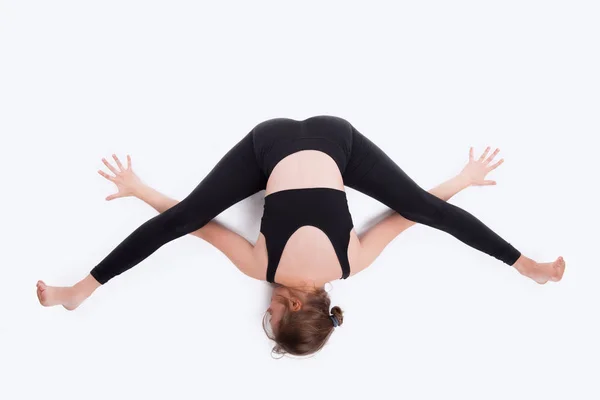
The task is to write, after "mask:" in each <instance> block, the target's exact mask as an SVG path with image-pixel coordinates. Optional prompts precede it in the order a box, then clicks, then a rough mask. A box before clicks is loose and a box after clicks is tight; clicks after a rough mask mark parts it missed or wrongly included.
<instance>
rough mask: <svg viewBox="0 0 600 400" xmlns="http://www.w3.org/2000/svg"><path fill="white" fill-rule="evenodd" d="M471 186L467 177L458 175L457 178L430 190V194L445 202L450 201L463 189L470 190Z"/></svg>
mask: <svg viewBox="0 0 600 400" xmlns="http://www.w3.org/2000/svg"><path fill="white" fill-rule="evenodd" d="M469 186H470V185H469V182H468V181H467V179H466V178H465V177H463V176H462V175H456V176H455V177H453V178H450V179H448V180H447V181H445V182H443V183H441V184H439V185H437V186H436V187H434V188H433V189H430V190H428V192H429V193H431V194H432V195H434V196H435V197H439V198H440V199H442V200H444V201H448V200H449V199H450V198H452V196H454V195H455V194H457V193H458V192H460V191H462V190H463V189H466V188H468V187H469Z"/></svg>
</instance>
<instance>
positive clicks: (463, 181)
mask: <svg viewBox="0 0 600 400" xmlns="http://www.w3.org/2000/svg"><path fill="white" fill-rule="evenodd" d="M455 179H456V181H457V182H458V184H459V187H460V190H463V189H466V188H468V187H469V186H471V185H472V183H473V182H472V181H471V178H469V177H468V176H466V175H464V174H458V175H456V177H455Z"/></svg>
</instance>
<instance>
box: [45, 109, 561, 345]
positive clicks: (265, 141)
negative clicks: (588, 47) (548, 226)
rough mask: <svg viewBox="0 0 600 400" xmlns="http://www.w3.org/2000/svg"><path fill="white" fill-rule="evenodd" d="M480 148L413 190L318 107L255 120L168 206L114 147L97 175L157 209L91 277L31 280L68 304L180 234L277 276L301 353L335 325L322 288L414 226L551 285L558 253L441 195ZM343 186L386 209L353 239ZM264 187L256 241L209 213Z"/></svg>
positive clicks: (484, 165) (288, 336)
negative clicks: (533, 246)
mask: <svg viewBox="0 0 600 400" xmlns="http://www.w3.org/2000/svg"><path fill="white" fill-rule="evenodd" d="M489 150H490V148H489V147H488V148H487V149H486V150H485V152H484V153H483V154H482V155H481V157H480V158H479V159H478V160H475V159H474V157H473V149H472V148H471V150H470V152H469V162H468V164H467V165H466V166H465V167H464V169H463V170H462V172H461V173H460V174H459V175H457V176H456V177H454V178H452V179H450V180H448V181H447V182H444V183H442V184H441V185H439V186H437V187H436V188H434V189H432V190H431V192H427V191H425V190H423V189H422V188H421V187H419V186H418V185H417V184H416V183H415V182H414V181H413V180H412V179H411V178H410V177H408V176H407V175H406V174H405V173H404V172H403V171H402V169H400V168H399V167H398V166H397V165H396V164H395V163H394V162H393V161H392V160H391V159H390V158H389V157H388V156H387V155H386V154H385V153H384V152H383V151H382V150H381V149H379V148H378V147H377V146H376V145H375V144H374V143H373V142H371V141H370V140H369V139H367V138H366V137H365V136H363V135H362V134H361V133H360V132H359V131H358V130H356V129H355V128H354V127H353V126H352V125H351V124H350V123H349V122H348V121H346V120H344V119H342V118H339V117H334V116H328V115H320V116H314V117H311V118H307V119H305V120H303V121H297V120H293V119H289V118H274V119H270V120H267V121H264V122H262V123H260V124H258V125H256V126H255V127H254V128H253V129H252V130H251V131H250V132H249V133H248V134H247V135H246V136H244V138H243V139H242V140H241V141H240V142H239V143H237V144H236V145H235V146H234V147H233V148H232V149H231V150H230V151H229V152H228V153H227V154H225V156H224V157H223V158H222V159H221V160H220V161H219V162H218V163H217V165H216V166H215V167H214V168H213V169H212V171H211V172H210V173H209V174H208V175H207V176H206V177H205V178H204V179H203V180H202V182H200V184H199V185H198V186H197V187H196V188H195V189H194V190H193V191H192V192H191V193H190V194H189V195H188V196H187V197H186V198H185V199H184V200H182V201H181V202H179V203H177V201H175V200H171V199H169V198H168V197H166V196H164V195H162V194H160V193H158V192H157V191H155V190H154V189H152V188H150V187H148V186H145V185H144V184H143V183H142V182H141V181H140V180H139V178H138V177H137V176H136V175H135V174H134V173H133V171H132V169H131V158H130V157H129V156H127V168H125V167H123V165H122V164H121V162H120V161H119V159H118V158H117V157H116V155H113V157H114V159H115V162H116V164H117V167H118V168H114V167H113V166H112V165H111V164H109V163H108V162H107V161H106V160H105V159H103V162H104V164H105V165H106V166H107V167H108V169H110V170H111V171H112V172H113V173H114V174H115V176H110V175H108V174H106V173H104V172H103V171H98V172H99V173H100V174H101V175H102V176H103V177H105V178H106V179H108V180H110V181H112V182H114V183H115V184H116V185H117V187H118V189H119V192H118V193H117V194H114V195H111V196H108V197H107V200H112V199H114V198H117V197H124V196H136V197H138V198H140V199H142V200H143V201H145V202H146V203H148V204H150V205H151V206H152V207H154V208H155V209H156V210H157V211H158V212H159V213H160V214H159V215H157V216H155V217H154V218H152V219H150V220H148V221H146V222H145V223H144V224H142V225H141V226H139V227H138V228H137V229H136V230H135V231H134V232H133V233H131V234H130V235H129V236H128V237H127V238H126V239H125V240H123V241H122V242H121V243H120V244H119V245H118V246H117V247H116V248H115V249H114V250H113V251H112V252H111V253H110V254H109V255H108V256H106V258H104V260H102V261H101V262H100V263H99V264H98V265H96V266H95V267H94V268H93V269H92V270H91V272H90V274H89V275H88V276H87V277H86V278H84V279H83V280H82V281H80V282H79V283H77V284H75V285H74V286H72V287H63V288H59V287H51V286H46V285H45V284H44V282H42V281H39V282H38V284H37V294H38V297H39V299H40V302H41V303H42V305H45V306H52V305H58V304H60V305H62V306H64V307H65V308H66V309H68V310H73V309H75V308H77V306H79V304H81V302H82V301H84V300H85V299H86V298H87V297H89V296H90V295H91V294H92V292H94V290H96V289H97V288H98V287H99V286H101V285H103V284H105V283H106V282H108V281H109V280H110V279H112V278H114V277H115V276H117V275H119V274H121V273H123V272H125V271H126V270H128V269H129V268H131V267H133V266H134V265H136V264H138V263H139V262H141V261H142V260H144V259H145V258H146V257H148V256H149V255H150V254H152V253H153V252H154V251H156V250H157V249H158V248H160V247H161V246H162V245H164V244H165V243H167V242H170V241H172V240H174V239H176V238H178V237H181V236H183V235H185V234H188V233H193V234H194V235H196V236H198V237H200V238H202V239H204V240H206V241H208V242H210V243H211V244H213V245H214V246H215V247H217V248H218V249H219V250H220V251H222V252H223V253H224V254H225V255H227V257H228V258H229V259H230V260H231V261H232V262H233V263H234V264H235V265H236V267H237V268H239V270H240V271H242V272H243V273H244V274H246V275H248V276H250V277H253V278H256V279H260V280H267V281H269V282H271V283H274V284H275V289H274V291H273V296H272V298H271V304H270V307H269V309H268V310H267V313H265V318H263V327H265V331H267V329H266V320H267V318H266V317H267V314H268V315H270V324H271V333H269V332H267V334H268V335H269V337H270V338H271V339H273V340H274V341H275V342H276V346H275V348H274V351H275V352H278V353H281V354H284V353H290V354H294V355H306V354H310V353H313V352H315V351H317V350H319V349H320V348H321V347H322V346H323V345H324V344H325V343H326V341H327V339H328V338H329V336H330V335H331V333H332V332H333V330H334V328H335V327H337V326H339V325H341V324H342V322H343V315H342V311H341V309H340V308H339V307H333V308H332V309H331V312H330V300H329V297H328V295H327V293H326V292H325V291H324V289H323V286H324V285H325V283H327V282H329V281H332V280H334V279H339V278H342V279H345V278H347V277H349V276H351V275H355V274H357V273H359V272H360V271H362V270H364V269H365V268H367V267H368V266H369V265H371V264H372V262H373V261H374V260H375V259H376V258H377V256H378V255H379V254H380V253H381V251H382V250H383V249H384V248H385V247H386V246H387V244H388V243H389V242H390V241H392V240H393V239H394V238H395V237H396V236H397V235H398V234H399V233H401V232H402V231H404V230H405V229H407V228H408V227H410V226H411V225H413V224H414V223H421V224H425V225H428V226H431V227H434V228H437V229H440V230H443V231H445V232H447V233H449V234H451V235H453V236H454V237H456V238H457V239H459V240H461V241H462V242H464V243H466V244H467V245H469V246H471V247H473V248H475V249H478V250H480V251H482V252H485V253H487V254H489V255H491V256H493V257H495V258H497V259H498V260H500V261H502V262H504V263H506V264H508V265H511V266H513V267H515V268H516V270H517V271H519V272H520V273H521V274H523V275H525V276H527V277H529V278H531V279H533V280H535V281H536V282H538V283H540V284H543V283H546V282H547V281H548V280H551V281H559V280H560V279H561V278H562V275H563V273H564V269H565V262H564V260H563V259H562V257H559V258H558V259H557V260H555V261H554V262H551V263H537V262H535V261H533V260H532V259H530V258H527V257H525V256H524V255H522V254H521V253H520V252H519V251H518V250H517V249H515V248H514V247H513V246H512V245H511V244H510V243H508V242H506V241H505V240H503V239H502V238H501V237H500V236H498V235H497V234H496V233H494V232H493V231H492V230H491V229H489V228H488V227H487V226H486V225H484V224H483V223H482V222H481V221H480V220H478V219H477V218H476V217H474V216H473V215H471V214H469V213H468V212H466V211H464V210H463V209H461V208H459V207H456V206H454V205H452V204H450V203H447V202H446V200H448V199H449V198H450V197H452V196H453V195H454V194H456V193H457V192H459V191H460V190H462V189H464V188H466V187H468V186H471V185H493V184H495V182H494V181H490V180H485V176H486V175H487V173H488V172H490V171H492V170H493V169H495V168H497V167H498V166H499V165H500V164H501V163H502V162H503V160H500V161H498V162H496V163H495V164H493V165H491V162H492V160H493V159H494V157H495V156H496V155H497V154H498V151H499V150H498V149H496V151H494V152H493V153H492V154H491V155H490V156H489V157H488V158H487V159H486V156H487V154H488V152H489ZM344 186H349V187H351V188H354V189H356V190H358V191H360V192H362V193H364V194H367V195H368V196H371V197H373V198H375V199H377V200H378V201H380V202H382V203H383V204H385V205H387V206H388V207H390V208H391V209H392V210H393V211H394V212H393V214H391V215H390V216H388V217H387V218H385V219H384V220H382V221H381V222H379V223H378V224H377V225H375V226H374V227H372V228H371V229H369V230H368V231H367V232H365V233H364V234H363V235H361V237H360V238H359V237H358V236H357V234H356V232H355V230H354V229H353V223H352V218H351V216H350V212H349V209H348V203H347V199H346V193H345V192H344ZM263 189H265V190H266V191H265V206H264V214H263V217H262V221H261V228H260V234H259V237H258V240H257V242H256V244H255V245H252V244H251V243H249V242H248V241H247V240H245V239H244V238H243V237H241V236H239V235H237V234H236V233H234V232H232V231H230V230H228V229H226V228H224V227H223V226H222V225H220V224H218V223H216V222H215V221H211V220H212V219H213V218H214V217H215V216H217V215H218V214H220V213H221V212H222V211H224V210H225V209H227V208H229V207H230V206H231V205H233V204H235V203H237V202H239V201H240V200H242V199H244V198H246V197H248V196H250V195H253V194H254V193H256V192H258V191H260V190H263Z"/></svg>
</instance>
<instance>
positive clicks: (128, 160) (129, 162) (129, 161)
mask: <svg viewBox="0 0 600 400" xmlns="http://www.w3.org/2000/svg"><path fill="white" fill-rule="evenodd" d="M127 169H131V157H129V154H127Z"/></svg>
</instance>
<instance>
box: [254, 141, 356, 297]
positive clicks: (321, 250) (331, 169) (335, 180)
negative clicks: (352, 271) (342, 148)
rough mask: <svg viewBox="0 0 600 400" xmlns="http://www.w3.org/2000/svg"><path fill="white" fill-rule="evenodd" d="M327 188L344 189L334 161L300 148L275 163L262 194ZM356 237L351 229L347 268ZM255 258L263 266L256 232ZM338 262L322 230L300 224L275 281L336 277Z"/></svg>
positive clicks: (295, 282)
mask: <svg viewBox="0 0 600 400" xmlns="http://www.w3.org/2000/svg"><path fill="white" fill-rule="evenodd" d="M313 187H327V188H332V189H337V190H342V191H343V190H344V182H343V179H342V175H341V174H340V170H339V168H338V166H337V164H336V163H335V161H334V160H333V159H332V158H331V157H330V156H329V155H327V154H325V153H323V152H321V151H317V150H302V151H298V152H296V153H293V154H290V155H288V156H287V157H285V158H283V159H282V160H281V161H279V162H278V163H277V165H276V166H275V168H274V169H273V172H272V173H271V175H270V176H269V180H268V182H267V187H266V192H265V196H268V195H269V194H271V193H275V192H279V191H282V190H289V189H305V188H313ZM359 246H360V243H359V240H358V237H357V235H356V232H355V230H354V229H352V231H351V233H350V242H349V244H348V260H349V262H350V267H351V268H352V265H353V264H355V260H356V259H357V257H358V250H359ZM255 252H256V257H257V259H258V260H259V262H260V264H261V265H264V266H265V269H266V267H267V263H268V257H267V247H266V240H265V237H264V235H263V234H262V233H260V234H259V237H258V240H257V242H256V246H255ZM340 268H341V267H340V263H339V261H338V258H337V256H336V254H335V250H334V248H333V245H332V244H331V242H330V240H329V238H328V237H327V235H325V233H324V232H323V231H321V230H320V229H318V228H316V227H314V226H303V227H301V228H300V229H298V230H297V231H296V232H295V233H294V234H293V235H292V236H291V237H290V238H289V240H288V242H287V244H286V246H285V248H284V251H283V254H282V256H281V260H280V262H279V266H278V268H277V282H278V283H281V284H283V285H286V286H294V285H300V284H303V283H305V282H306V281H310V282H312V281H314V282H315V284H317V285H323V284H325V283H326V282H329V281H332V280H335V279H339V276H340Z"/></svg>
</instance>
